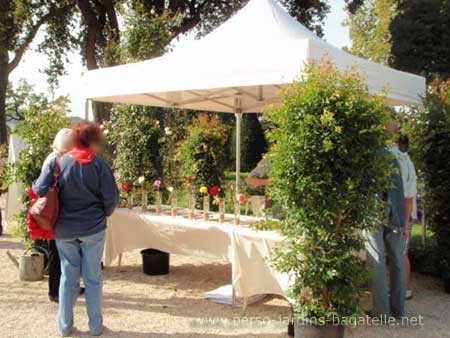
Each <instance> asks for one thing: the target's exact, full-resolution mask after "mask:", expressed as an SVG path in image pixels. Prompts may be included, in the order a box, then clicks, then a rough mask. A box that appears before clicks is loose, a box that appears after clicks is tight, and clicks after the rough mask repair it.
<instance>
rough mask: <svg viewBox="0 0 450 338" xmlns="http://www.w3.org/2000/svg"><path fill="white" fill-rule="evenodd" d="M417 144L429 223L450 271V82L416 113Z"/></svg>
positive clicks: (442, 265) (438, 86) (436, 87)
mask: <svg viewBox="0 0 450 338" xmlns="http://www.w3.org/2000/svg"><path fill="white" fill-rule="evenodd" d="M414 114H415V115H414V119H415V121H417V123H416V127H415V128H414V141H415V143H416V144H418V145H420V147H416V148H417V150H418V158H419V161H420V168H421V171H422V177H423V179H424V185H425V196H424V197H425V198H424V199H425V203H424V204H425V209H426V219H425V220H426V222H427V224H428V226H429V227H430V229H431V230H432V232H433V233H434V239H435V240H436V245H437V248H438V251H439V261H440V262H439V263H440V264H439V265H440V266H439V268H440V269H443V270H446V271H450V204H449V201H450V189H449V187H450V161H449V158H450V79H449V80H447V81H446V82H442V81H439V80H437V81H435V82H434V83H433V85H432V86H431V88H430V90H429V92H428V94H427V96H426V98H425V99H424V101H423V107H422V108H418V109H416V110H415V111H414Z"/></svg>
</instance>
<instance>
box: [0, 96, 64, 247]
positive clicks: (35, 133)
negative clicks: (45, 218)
mask: <svg viewBox="0 0 450 338" xmlns="http://www.w3.org/2000/svg"><path fill="white" fill-rule="evenodd" d="M66 110H67V107H66V101H64V100H59V101H57V102H54V103H52V104H49V103H47V102H44V103H43V104H41V105H40V106H38V105H31V106H30V107H29V108H28V109H27V110H25V111H24V113H23V120H21V121H20V122H19V123H18V124H17V126H16V128H15V129H14V131H13V133H14V134H16V135H18V136H20V137H21V138H22V139H23V140H24V142H25V143H26V144H27V145H28V147H27V148H26V149H24V150H22V152H21V153H20V155H19V159H18V160H17V162H16V163H14V164H12V165H10V166H9V167H7V169H6V173H5V177H4V182H3V184H4V186H8V185H9V184H11V183H13V182H17V183H19V184H20V185H21V187H22V189H23V193H22V197H21V202H22V203H23V208H22V210H21V211H20V213H19V214H18V215H16V216H15V220H16V221H17V227H16V229H13V231H12V234H13V235H14V236H15V237H17V238H20V239H22V241H23V242H24V244H25V248H29V247H30V246H31V241H30V237H29V234H28V232H27V210H28V207H29V204H30V202H31V201H30V198H29V196H28V190H29V188H30V186H31V184H32V182H33V181H34V180H35V179H37V178H38V177H39V174H40V172H41V168H42V164H43V162H44V160H45V158H46V157H47V155H48V154H49V153H50V152H51V151H52V149H51V145H52V142H53V139H54V137H55V135H56V133H57V132H58V131H59V130H60V129H62V128H67V127H70V119H69V118H67V117H66V116H65V112H66Z"/></svg>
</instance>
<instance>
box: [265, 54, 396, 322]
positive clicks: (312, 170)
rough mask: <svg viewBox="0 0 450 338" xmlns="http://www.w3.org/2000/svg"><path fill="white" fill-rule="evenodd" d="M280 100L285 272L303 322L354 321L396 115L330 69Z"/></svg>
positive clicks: (278, 169)
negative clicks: (345, 318)
mask: <svg viewBox="0 0 450 338" xmlns="http://www.w3.org/2000/svg"><path fill="white" fill-rule="evenodd" d="M282 102H283V103H282V105H281V107H280V108H276V109H273V110H271V111H270V112H268V114H267V118H268V120H269V122H271V123H272V124H273V126H274V128H273V129H272V131H271V132H270V133H269V140H270V142H271V150H270V152H269V159H270V161H271V166H272V169H271V172H270V177H271V178H272V182H273V183H272V186H271V191H272V194H273V196H274V199H275V200H276V201H277V203H279V204H280V205H281V207H282V208H283V209H284V212H285V216H286V219H285V220H284V221H283V233H284V234H285V235H286V238H287V239H286V241H285V243H284V246H283V250H282V251H280V255H279V259H278V262H277V263H278V266H279V268H280V269H281V270H282V271H285V272H288V273H289V274H290V275H291V276H293V277H294V279H295V282H294V284H293V287H292V290H291V291H292V296H293V298H294V299H295V301H296V305H295V307H294V309H295V312H296V314H297V316H298V317H300V318H322V319H324V320H327V319H331V318H332V317H333V316H338V317H341V316H353V315H356V314H358V313H359V307H358V300H359V297H360V295H361V292H362V290H363V286H364V284H365V276H366V268H365V264H364V261H363V260H362V259H361V258H359V257H358V256H356V255H355V253H356V252H359V251H360V250H362V249H363V248H364V239H363V235H362V232H363V230H370V229H372V227H373V226H375V225H376V224H379V223H380V222H381V220H380V218H381V217H382V215H383V214H382V212H383V205H382V202H381V201H380V199H379V194H380V192H382V191H383V190H384V189H385V187H386V184H387V180H388V176H389V172H390V169H389V164H388V161H387V158H386V157H385V156H386V155H385V152H384V151H383V149H384V148H385V147H386V145H387V142H388V139H389V134H388V132H387V131H386V130H385V124H386V122H387V121H388V116H389V112H390V110H389V108H388V107H387V106H386V105H385V100H384V98H383V97H381V96H380V97H373V96H371V95H369V91H368V88H367V86H366V85H365V83H364V81H363V80H362V79H361V78H360V77H359V76H358V75H357V74H356V73H355V72H354V71H348V72H345V73H339V72H338V71H337V70H336V68H335V67H334V66H333V65H332V64H331V63H328V62H324V63H321V64H312V65H309V66H306V70H305V73H304V76H302V77H301V78H300V79H299V80H298V81H296V82H294V83H293V84H292V85H291V86H290V87H289V88H287V89H286V91H285V92H284V94H283V101H282Z"/></svg>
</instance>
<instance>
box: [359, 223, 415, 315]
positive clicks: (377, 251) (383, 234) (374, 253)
mask: <svg viewBox="0 0 450 338" xmlns="http://www.w3.org/2000/svg"><path fill="white" fill-rule="evenodd" d="M404 245H405V241H404V240H403V231H397V232H396V231H393V230H392V229H389V228H387V227H384V226H383V227H380V228H377V229H375V230H374V231H373V232H372V233H371V234H370V235H369V238H368V241H367V243H366V249H367V264H368V266H369V272H370V278H369V284H370V289H371V291H372V300H373V310H372V312H373V315H375V316H381V315H386V316H388V317H390V316H394V317H403V316H404V315H405V292H406V265H405V256H404V255H403V251H404ZM386 255H387V256H388V258H389V279H390V281H389V286H388V281H387V276H386ZM389 291H390V292H389Z"/></svg>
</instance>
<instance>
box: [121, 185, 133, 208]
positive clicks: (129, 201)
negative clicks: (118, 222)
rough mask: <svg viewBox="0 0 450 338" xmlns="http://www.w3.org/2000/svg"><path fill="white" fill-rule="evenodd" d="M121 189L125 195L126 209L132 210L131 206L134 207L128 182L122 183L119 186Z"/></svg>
mask: <svg viewBox="0 0 450 338" xmlns="http://www.w3.org/2000/svg"><path fill="white" fill-rule="evenodd" d="M121 188H122V191H123V192H124V193H125V196H126V197H127V208H128V209H131V208H133V205H134V201H133V197H134V194H133V192H132V191H131V184H130V183H128V182H123V183H122V184H121Z"/></svg>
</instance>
